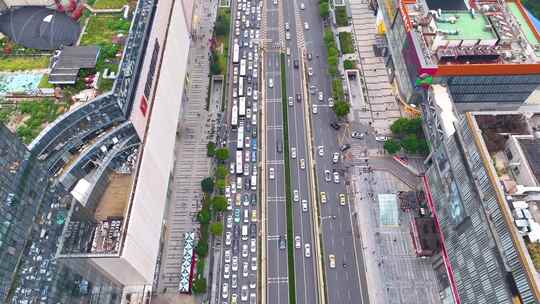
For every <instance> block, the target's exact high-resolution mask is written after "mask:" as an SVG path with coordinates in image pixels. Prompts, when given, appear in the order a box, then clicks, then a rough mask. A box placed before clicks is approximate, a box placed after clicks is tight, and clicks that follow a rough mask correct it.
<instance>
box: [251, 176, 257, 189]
mask: <svg viewBox="0 0 540 304" xmlns="http://www.w3.org/2000/svg"><path fill="white" fill-rule="evenodd" d="M251 190H257V176H255V175H252V176H251Z"/></svg>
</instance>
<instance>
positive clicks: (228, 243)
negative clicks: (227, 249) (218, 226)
mask: <svg viewBox="0 0 540 304" xmlns="http://www.w3.org/2000/svg"><path fill="white" fill-rule="evenodd" d="M231 239H232V234H231V232H230V231H227V232H225V246H231Z"/></svg>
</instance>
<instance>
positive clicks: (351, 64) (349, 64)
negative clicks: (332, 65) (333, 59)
mask: <svg viewBox="0 0 540 304" xmlns="http://www.w3.org/2000/svg"><path fill="white" fill-rule="evenodd" d="M343 67H344V68H345V70H352V69H355V68H356V63H355V62H354V61H352V60H349V59H347V60H345V61H343Z"/></svg>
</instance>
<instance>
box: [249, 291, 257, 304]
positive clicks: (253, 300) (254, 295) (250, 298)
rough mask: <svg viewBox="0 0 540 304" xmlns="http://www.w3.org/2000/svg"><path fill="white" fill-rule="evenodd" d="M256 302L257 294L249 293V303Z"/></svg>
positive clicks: (253, 303)
mask: <svg viewBox="0 0 540 304" xmlns="http://www.w3.org/2000/svg"><path fill="white" fill-rule="evenodd" d="M255 303H257V294H256V293H254V292H252V293H250V294H249V304H255Z"/></svg>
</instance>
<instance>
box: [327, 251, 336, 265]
mask: <svg viewBox="0 0 540 304" xmlns="http://www.w3.org/2000/svg"><path fill="white" fill-rule="evenodd" d="M328 260H329V261H330V268H336V256H335V255H333V254H331V255H329V256H328Z"/></svg>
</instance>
